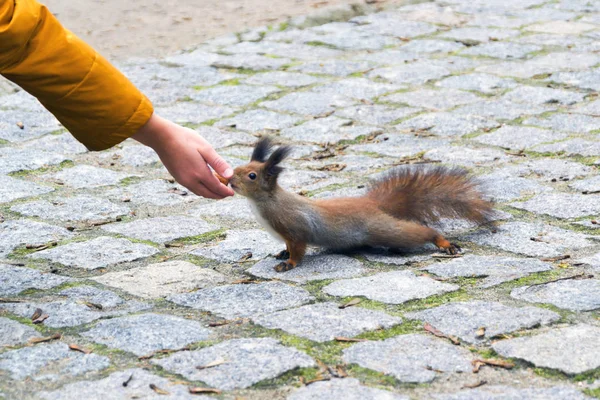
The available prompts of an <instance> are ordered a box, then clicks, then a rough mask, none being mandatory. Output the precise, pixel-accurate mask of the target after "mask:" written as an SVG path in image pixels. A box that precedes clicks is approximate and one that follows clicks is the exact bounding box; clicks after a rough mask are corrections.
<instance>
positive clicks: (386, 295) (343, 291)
mask: <svg viewBox="0 0 600 400" xmlns="http://www.w3.org/2000/svg"><path fill="white" fill-rule="evenodd" d="M458 289H460V287H459V286H457V285H452V284H449V283H443V282H439V281H436V280H433V279H431V278H427V277H424V276H416V275H415V274H414V273H413V272H411V271H391V272H382V273H379V274H376V275H371V276H366V277H363V278H353V279H344V280H339V281H336V282H333V283H331V284H329V285H327V286H325V287H324V288H323V291H324V292H325V293H327V294H329V295H332V296H338V297H349V296H364V297H367V298H368V299H371V300H377V301H381V302H384V303H388V304H402V303H405V302H407V301H410V300H415V299H425V298H427V297H429V296H433V295H437V294H442V293H448V292H453V291H455V290H458Z"/></svg>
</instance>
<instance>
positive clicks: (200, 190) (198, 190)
mask: <svg viewBox="0 0 600 400" xmlns="http://www.w3.org/2000/svg"><path fill="white" fill-rule="evenodd" d="M187 188H188V189H189V190H191V191H192V193H194V194H195V195H197V196H201V197H206V198H207V199H214V200H221V199H222V198H223V197H225V196H221V195H218V194H216V193H214V192H212V191H210V190H209V189H208V188H207V187H206V186H204V185H203V184H202V183H200V182H198V183H196V184H195V185H190V186H187Z"/></svg>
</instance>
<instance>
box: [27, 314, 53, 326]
mask: <svg viewBox="0 0 600 400" xmlns="http://www.w3.org/2000/svg"><path fill="white" fill-rule="evenodd" d="M48 317H49V315H48V314H42V315H41V316H40V317H39V318H36V319H34V320H33V321H31V322H32V323H34V324H41V323H42V322H44V321H45V320H47V319H48Z"/></svg>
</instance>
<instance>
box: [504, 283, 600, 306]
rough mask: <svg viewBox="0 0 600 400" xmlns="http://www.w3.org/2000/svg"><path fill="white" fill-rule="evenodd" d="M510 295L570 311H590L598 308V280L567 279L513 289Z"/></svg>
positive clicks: (599, 285)
mask: <svg viewBox="0 0 600 400" xmlns="http://www.w3.org/2000/svg"><path fill="white" fill-rule="evenodd" d="M510 295H511V297H514V298H515V299H519V300H525V301H528V302H531V303H546V304H553V305H555V306H556V307H559V308H564V309H567V310H571V311H592V310H597V309H599V308H600V281H599V280H597V279H585V280H567V281H559V282H551V283H547V284H545V285H535V286H523V287H520V288H516V289H513V290H512V292H510Z"/></svg>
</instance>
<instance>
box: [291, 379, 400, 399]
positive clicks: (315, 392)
mask: <svg viewBox="0 0 600 400" xmlns="http://www.w3.org/2000/svg"><path fill="white" fill-rule="evenodd" d="M287 399H288V400H316V399H346V400H409V398H408V397H406V396H404V395H400V394H397V393H392V392H388V391H387V390H381V389H376V388H372V387H369V386H363V385H361V384H360V381H359V380H358V379H355V378H344V379H331V380H328V381H321V382H315V383H311V384H310V386H303V387H301V388H300V389H298V390H296V391H294V392H292V394H291V395H290V396H288V397H287Z"/></svg>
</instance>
